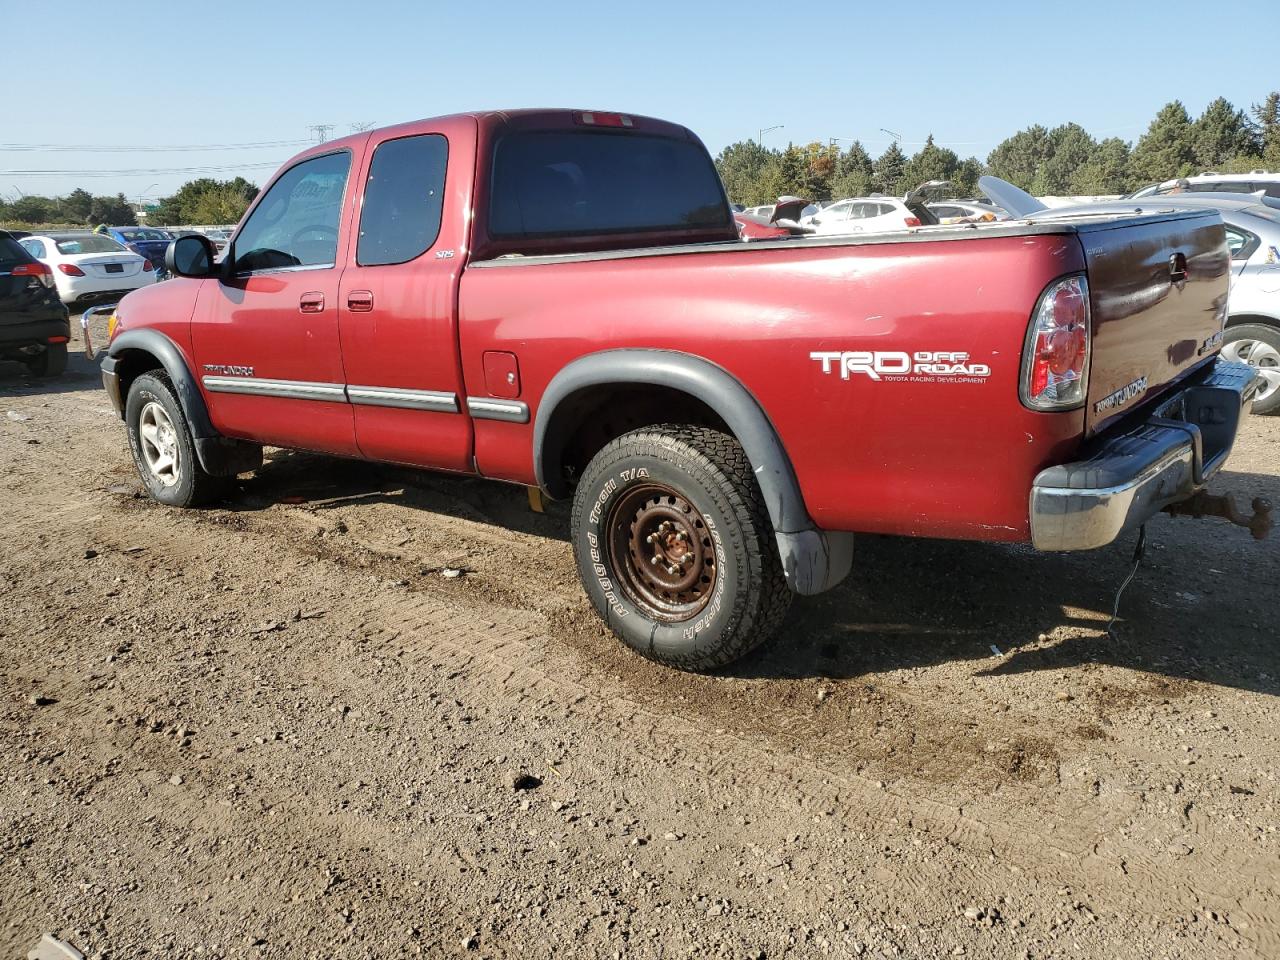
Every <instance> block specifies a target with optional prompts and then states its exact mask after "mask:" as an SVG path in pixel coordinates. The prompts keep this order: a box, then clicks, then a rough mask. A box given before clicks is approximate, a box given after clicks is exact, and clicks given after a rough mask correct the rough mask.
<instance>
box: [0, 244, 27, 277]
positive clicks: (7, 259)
mask: <svg viewBox="0 0 1280 960" xmlns="http://www.w3.org/2000/svg"><path fill="white" fill-rule="evenodd" d="M30 262H31V256H30V254H28V253H27V251H26V250H24V249H22V244H20V243H18V241H17V240H14V239H13V238H12V237H8V236H0V270H5V271H8V270H10V269H11V268H12V267H14V266H16V265H17V264H19V263H30Z"/></svg>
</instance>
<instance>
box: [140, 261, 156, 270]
mask: <svg viewBox="0 0 1280 960" xmlns="http://www.w3.org/2000/svg"><path fill="white" fill-rule="evenodd" d="M142 269H143V270H144V271H145V272H147V273H150V272H151V271H152V270H154V269H155V267H153V266H152V265H151V261H150V260H143V261H142Z"/></svg>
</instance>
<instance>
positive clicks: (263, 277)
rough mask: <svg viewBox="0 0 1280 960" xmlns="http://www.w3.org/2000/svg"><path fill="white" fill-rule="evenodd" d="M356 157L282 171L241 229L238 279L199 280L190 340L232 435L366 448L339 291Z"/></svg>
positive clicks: (345, 450)
mask: <svg viewBox="0 0 1280 960" xmlns="http://www.w3.org/2000/svg"><path fill="white" fill-rule="evenodd" d="M359 159H360V158H359V157H358V156H354V155H353V151H352V150H351V149H349V148H348V149H337V150H334V151H332V152H330V153H324V154H319V155H315V156H310V157H307V158H305V159H303V160H301V161H299V162H298V163H296V164H294V165H293V166H291V167H289V168H288V169H287V170H285V171H284V172H283V173H281V174H280V175H279V176H278V177H277V178H276V179H275V181H274V182H273V183H272V184H271V186H270V187H268V188H267V191H266V193H265V194H264V195H263V196H262V198H261V199H260V200H259V201H258V203H257V204H256V205H255V206H254V208H253V210H252V211H251V212H250V213H249V216H248V218H247V219H246V220H245V222H244V224H243V226H242V227H241V229H240V232H239V233H238V234H237V236H236V239H235V249H234V257H235V261H234V265H233V267H232V268H231V276H229V277H228V278H227V279H220V280H208V281H205V283H204V284H203V286H202V287H201V290H200V294H199V297H198V299H197V302H196V310H195V313H194V315H193V317H192V325H191V339H192V344H193V347H194V350H195V357H196V364H197V367H198V368H199V369H198V373H199V375H200V379H201V385H202V386H203V388H204V390H205V395H206V399H207V401H208V404H209V414H210V417H211V419H212V420H213V424H214V426H215V427H217V428H218V430H219V431H220V432H222V433H224V434H226V435H228V436H232V437H240V438H246V439H252V440H256V441H258V442H260V443H273V444H278V445H280V446H287V447H301V448H305V449H310V450H321V451H326V452H331V453H340V454H347V455H354V454H355V453H356V452H357V450H356V445H355V431H354V428H353V421H352V415H351V406H350V404H348V403H347V399H346V391H345V380H344V377H343V370H342V352H341V349H340V347H339V342H338V290H339V284H340V280H341V276H342V267H341V263H342V261H343V254H344V253H345V244H346V242H347V240H348V237H349V233H350V228H349V220H350V216H349V212H350V206H351V204H350V202H349V198H350V195H351V191H350V180H351V178H352V172H353V169H354V168H355V167H356V166H357V163H358V161H359ZM344 220H345V221H348V223H347V225H346V226H345V227H344Z"/></svg>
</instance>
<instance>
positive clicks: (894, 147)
mask: <svg viewBox="0 0 1280 960" xmlns="http://www.w3.org/2000/svg"><path fill="white" fill-rule="evenodd" d="M906 165H907V157H906V154H904V153H903V152H902V148H901V147H899V146H898V143H897V141H896V140H895V141H894V142H893V143H891V144H889V146H888V148H887V149H886V150H885V152H884V153H882V154H880V159H879V160H877V161H876V163H875V167H874V169H873V170H872V175H871V185H872V186H873V187H875V189H876V190H877V191H879V192H880V193H883V194H886V195H888V196H897V195H899V194H901V193H903V192H904V189H903V186H902V182H903V176H902V175H903V170H904V168H905V167H906Z"/></svg>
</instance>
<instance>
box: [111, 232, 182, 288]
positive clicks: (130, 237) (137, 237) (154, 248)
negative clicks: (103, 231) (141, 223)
mask: <svg viewBox="0 0 1280 960" xmlns="http://www.w3.org/2000/svg"><path fill="white" fill-rule="evenodd" d="M107 234H108V235H109V236H110V237H111V239H113V240H115V241H117V242H119V243H121V244H123V245H124V246H125V247H126V248H127V249H129V250H132V251H133V252H134V253H136V254H138V255H140V256H143V257H146V258H147V259H148V260H150V261H151V265H152V266H153V267H154V268H155V270H156V276H157V277H158V278H163V277H164V255H165V252H166V251H167V250H168V249H169V244H171V243H173V234H171V233H169V232H168V231H167V230H161V229H160V228H159V227H108V228H107Z"/></svg>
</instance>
